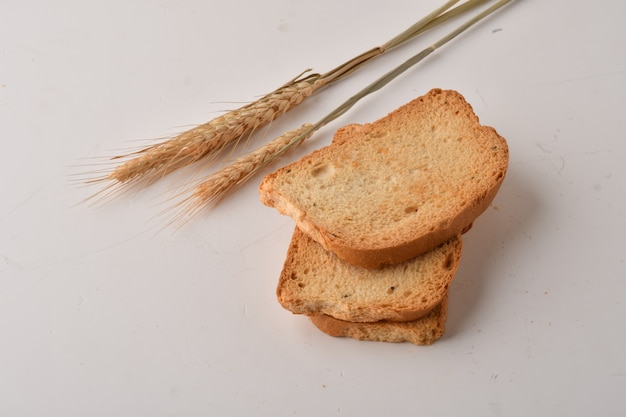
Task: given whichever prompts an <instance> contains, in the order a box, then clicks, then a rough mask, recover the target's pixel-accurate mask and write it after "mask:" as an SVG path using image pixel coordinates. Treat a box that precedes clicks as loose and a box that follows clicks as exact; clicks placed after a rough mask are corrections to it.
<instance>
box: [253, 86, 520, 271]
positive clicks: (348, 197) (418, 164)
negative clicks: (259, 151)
mask: <svg viewBox="0 0 626 417" xmlns="http://www.w3.org/2000/svg"><path fill="white" fill-rule="evenodd" d="M508 158H509V157H508V147H507V144H506V141H505V140H504V138H502V137H501V136H500V135H498V133H497V132H496V131H495V130H494V129H493V128H491V127H487V126H481V125H480V124H479V120H478V117H477V116H476V115H475V114H474V112H473V110H472V107H471V106H470V105H469V104H468V103H467V102H466V101H465V100H464V98H463V97H462V96H461V95H460V94H459V93H457V92H455V91H443V90H439V89H434V90H432V91H430V92H429V93H428V94H426V95H425V96H423V97H420V98H418V99H416V100H414V101H412V102H410V103H408V104H406V105H404V106H402V107H400V108H399V109H397V110H395V111H394V112H392V113H390V114H389V115H388V116H386V117H384V118H382V119H380V120H377V121H375V122H373V123H370V124H366V125H348V126H345V127H343V128H341V129H339V130H338V131H337V133H336V134H335V138H334V141H333V143H332V144H331V145H329V146H327V147H324V148H322V149H319V150H317V151H314V152H312V153H311V154H310V155H307V156H305V157H304V158H302V159H300V160H299V161H297V162H294V163H292V164H290V165H288V166H286V167H283V168H281V169H279V170H277V171H276V172H274V173H272V174H269V175H268V176H266V177H265V179H264V180H263V182H262V183H261V185H260V187H259V192H260V198H261V201H262V202H263V203H264V204H266V205H268V206H270V207H275V208H276V209H277V210H278V211H279V212H281V213H283V214H286V215H289V216H291V217H292V218H293V219H294V220H295V221H296V224H297V225H298V227H299V228H300V229H301V230H303V231H304V232H305V233H307V234H308V235H309V236H311V237H312V238H313V239H315V240H316V241H318V242H319V243H320V244H322V245H323V246H324V247H325V248H326V249H328V250H331V251H333V252H334V253H336V254H337V256H338V257H339V258H341V259H343V260H344V261H346V262H349V263H351V264H353V265H358V266H361V267H364V268H380V267H383V266H385V265H392V264H397V263H399V262H403V261H405V260H407V259H411V258H413V257H415V256H418V255H419V254H422V253H425V252H427V251H429V250H431V249H432V248H434V247H436V246H437V245H439V244H441V243H443V242H445V241H447V240H449V239H451V238H452V237H453V236H456V235H459V234H461V233H464V232H465V231H466V230H467V229H468V228H469V226H470V225H471V224H472V222H473V221H474V220H475V219H476V218H477V217H478V216H479V215H480V214H482V213H483V212H484V211H485V210H486V209H487V207H488V206H489V204H490V203H491V202H492V200H493V198H494V197H495V195H496V194H497V192H498V190H499V188H500V186H501V184H502V182H503V180H504V177H505V174H506V170H507V167H508Z"/></svg>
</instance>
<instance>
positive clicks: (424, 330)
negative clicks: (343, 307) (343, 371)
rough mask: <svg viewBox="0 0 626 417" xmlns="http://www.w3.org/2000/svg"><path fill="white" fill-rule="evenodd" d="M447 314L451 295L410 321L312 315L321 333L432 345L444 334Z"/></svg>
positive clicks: (312, 319) (361, 338) (358, 338)
mask: <svg viewBox="0 0 626 417" xmlns="http://www.w3.org/2000/svg"><path fill="white" fill-rule="evenodd" d="M447 315H448V295H447V294H446V296H445V297H444V299H443V300H442V301H441V303H439V304H438V305H437V306H436V307H435V308H434V309H433V310H432V311H431V312H430V313H428V314H427V315H425V316H423V317H422V318H420V319H417V320H414V321H409V322H401V323H398V322H387V321H378V322H374V323H354V322H348V321H344V320H339V319H336V318H334V317H331V316H328V315H314V316H310V319H311V321H312V322H313V324H314V325H315V326H316V327H317V328H318V329H320V330H321V331H322V332H324V333H326V334H328V335H330V336H335V337H351V338H353V339H357V340H370V341H380V342H390V343H402V342H409V343H413V344H416V345H430V344H433V343H434V342H435V341H437V340H438V339H439V338H441V336H443V334H444V332H445V328H446V319H447Z"/></svg>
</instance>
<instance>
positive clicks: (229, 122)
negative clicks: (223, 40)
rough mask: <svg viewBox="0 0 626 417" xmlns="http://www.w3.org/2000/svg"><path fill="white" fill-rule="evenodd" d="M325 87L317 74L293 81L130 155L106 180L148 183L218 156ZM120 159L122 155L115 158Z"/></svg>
mask: <svg viewBox="0 0 626 417" xmlns="http://www.w3.org/2000/svg"><path fill="white" fill-rule="evenodd" d="M323 85H324V81H323V80H322V79H320V77H319V75H318V74H312V75H310V76H308V77H306V78H304V79H301V80H299V79H297V80H293V81H290V82H289V83H288V84H286V85H284V86H282V87H280V88H279V89H277V90H275V91H274V92H272V93H270V94H267V95H265V96H264V97H262V98H261V99H259V100H257V101H254V102H252V103H250V104H248V105H246V106H243V107H241V108H239V109H236V110H233V111H230V112H228V113H225V114H223V115H221V116H219V117H217V118H215V119H213V120H211V121H210V122H208V123H205V124H202V125H199V126H197V127H195V128H193V129H191V130H188V131H186V132H184V133H182V134H180V135H178V136H177V137H175V138H174V139H171V140H168V141H165V142H163V143H159V144H156V145H153V146H150V147H148V148H146V149H143V150H141V151H139V152H137V153H134V154H131V155H133V156H136V157H135V158H133V159H131V160H129V161H126V162H125V163H123V164H122V165H120V166H118V167H117V168H115V169H114V170H113V171H112V172H111V173H110V174H109V175H108V176H107V178H106V179H108V180H114V181H117V182H120V183H127V182H130V181H136V180H138V179H140V178H141V179H144V180H147V181H148V182H151V181H154V180H157V179H159V178H161V177H163V176H165V175H167V174H169V173H171V172H172V171H174V170H176V169H178V168H180V167H182V166H185V165H189V164H191V163H194V162H196V161H199V160H200V159H203V158H205V157H207V156H208V155H214V154H216V153H217V152H219V151H220V150H222V149H223V148H224V147H225V146H227V145H228V144H230V143H231V142H232V141H233V140H235V139H239V138H242V137H245V136H246V135H247V134H250V133H251V132H253V131H254V130H256V129H258V128H259V127H261V126H264V125H266V124H267V123H270V122H272V121H273V120H275V119H276V118H277V117H279V116H280V115H282V114H284V113H286V112H288V111H289V110H291V109H292V108H293V107H294V106H296V105H297V104H299V103H301V102H302V101H303V100H304V99H305V98H306V97H308V96H310V95H311V94H313V93H314V92H315V90H317V89H318V88H321V87H322V86H323ZM119 158H123V156H119V157H115V158H114V159H119Z"/></svg>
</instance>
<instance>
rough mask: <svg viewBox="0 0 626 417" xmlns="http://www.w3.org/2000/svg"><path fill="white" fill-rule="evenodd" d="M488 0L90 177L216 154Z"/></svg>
mask: <svg viewBox="0 0 626 417" xmlns="http://www.w3.org/2000/svg"><path fill="white" fill-rule="evenodd" d="M486 1H488V0H470V1H468V2H466V3H464V4H463V5H461V6H458V7H456V8H454V9H452V10H449V11H447V12H446V10H448V9H449V8H450V7H452V6H453V5H454V4H456V3H458V2H459V0H451V1H448V2H446V3H445V4H444V5H443V6H441V7H439V8H437V9H436V10H435V11H433V12H432V13H430V14H428V15H427V16H426V17H424V18H422V19H421V20H419V21H418V22H417V23H415V24H413V25H412V26H410V27H409V28H408V29H406V30H404V31H403V32H402V33H400V34H399V35H398V36H396V37H394V38H393V39H391V40H389V41H387V42H386V43H385V44H383V45H381V46H379V47H376V48H373V49H371V50H369V51H366V52H364V53H362V54H360V55H358V56H357V57H355V58H353V59H351V60H349V61H347V62H345V63H344V64H342V65H340V66H338V67H336V68H334V69H333V70H331V71H328V72H326V73H324V74H322V75H320V74H310V75H308V76H306V77H301V76H298V77H296V78H295V79H293V80H291V81H290V82H288V83H287V84H285V85H283V86H282V87H280V88H279V89H277V90H275V91H274V92H272V93H270V94H267V95H266V96H264V97H262V98H261V99H259V100H257V101H255V102H252V103H250V104H248V105H246V106H243V107H242V108H239V109H236V110H233V111H230V112H228V113H225V114H223V115H221V116H219V117H217V118H215V119H213V120H211V121H209V122H208V123H205V124H202V125H199V126H197V127H195V128H192V129H190V130H188V131H186V132H183V133H181V134H180V135H178V136H176V137H174V138H172V139H170V140H167V141H165V142H162V143H158V144H155V145H152V146H149V147H147V148H144V149H142V150H140V151H137V152H133V153H130V154H126V155H120V156H116V157H113V158H112V160H114V161H118V160H123V159H127V160H126V161H125V162H122V163H121V164H120V165H119V166H117V167H116V168H115V169H113V171H111V172H110V173H108V174H107V175H105V176H103V177H99V178H96V179H94V180H90V181H88V183H99V182H110V186H109V187H106V188H105V190H102V191H107V190H109V188H110V187H111V186H116V185H132V184H136V183H138V182H140V181H141V182H142V183H144V184H150V183H152V182H154V181H156V180H158V179H160V178H162V177H164V176H165V175H167V174H169V173H171V172H173V171H175V170H177V169H178V168H181V167H183V166H186V165H189V164H192V163H194V162H197V161H199V160H201V159H204V158H207V157H209V156H215V155H216V154H218V153H219V151H221V150H222V149H224V147H226V146H228V145H229V144H231V143H233V142H236V141H238V140H240V139H241V138H242V137H245V136H246V135H250V134H252V133H253V132H254V131H255V130H256V129H258V128H260V127H262V126H264V125H266V124H268V123H270V122H272V121H273V120H275V119H276V118H277V117H279V116H280V115H282V114H284V113H286V112H287V111H289V110H290V109H292V108H293V107H294V106H296V105H297V104H299V103H301V102H302V101H303V100H304V99H305V98H307V97H309V96H310V95H312V94H314V93H315V92H316V91H317V90H319V89H320V88H321V87H323V86H325V85H328V84H330V83H333V82H336V81H338V80H340V79H342V78H343V77H345V76H347V75H348V74H350V73H352V72H353V71H355V70H356V69H358V68H360V67H361V66H363V65H364V64H365V63H367V62H369V61H370V60H372V59H373V58H375V57H377V56H379V55H381V54H383V53H385V52H386V51H388V50H390V49H392V48H395V47H396V46H398V45H400V44H402V43H404V42H406V41H408V40H410V39H412V38H414V37H416V36H418V35H419V34H421V33H423V32H424V31H426V30H429V29H432V28H433V27H435V26H437V25H439V24H441V23H444V22H445V21H447V20H449V19H452V18H454V17H456V16H458V15H459V14H461V13H464V12H466V11H468V10H471V9H472V8H474V7H476V6H478V5H480V4H482V3H485V2H486ZM444 12H445V13H444ZM98 194H99V193H97V194H96V195H98Z"/></svg>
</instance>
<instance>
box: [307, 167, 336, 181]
mask: <svg viewBox="0 0 626 417" xmlns="http://www.w3.org/2000/svg"><path fill="white" fill-rule="evenodd" d="M334 173H335V167H334V166H332V165H330V164H321V165H317V166H315V167H313V168H312V169H311V176H312V177H313V178H317V179H326V178H330V177H332V176H333V174H334Z"/></svg>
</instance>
